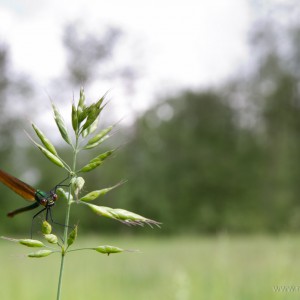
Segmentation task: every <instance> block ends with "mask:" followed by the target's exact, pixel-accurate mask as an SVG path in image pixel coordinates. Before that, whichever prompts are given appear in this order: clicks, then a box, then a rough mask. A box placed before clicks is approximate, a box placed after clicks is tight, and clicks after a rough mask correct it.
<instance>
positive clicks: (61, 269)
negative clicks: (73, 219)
mask: <svg viewBox="0 0 300 300" xmlns="http://www.w3.org/2000/svg"><path fill="white" fill-rule="evenodd" d="M77 152H78V135H76V144H75V148H74V152H73V155H74V156H73V170H72V171H73V172H75V169H76V159H77ZM71 203H72V200H71V186H69V196H68V204H67V212H66V218H65V229H64V240H63V243H64V246H63V249H62V250H63V251H62V252H61V262H60V270H59V279H58V287H57V296H56V299H57V300H60V295H61V287H62V277H63V271H64V262H65V251H64V250H65V249H66V247H67V244H66V243H67V238H68V229H69V221H70V211H71Z"/></svg>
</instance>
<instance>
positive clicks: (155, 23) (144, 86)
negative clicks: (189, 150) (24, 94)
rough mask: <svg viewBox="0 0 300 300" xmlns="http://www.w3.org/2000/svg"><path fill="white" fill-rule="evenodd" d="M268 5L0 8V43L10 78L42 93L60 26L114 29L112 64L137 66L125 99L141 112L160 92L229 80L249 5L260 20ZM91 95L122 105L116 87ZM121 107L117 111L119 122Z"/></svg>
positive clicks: (166, 0)
mask: <svg viewBox="0 0 300 300" xmlns="http://www.w3.org/2000/svg"><path fill="white" fill-rule="evenodd" d="M267 2H270V1H247V0H209V1H208V0H207V1H201V0H185V1H183V0H152V1H140V0H126V1H124V0H110V1H99V0H89V1H87V0H77V1H61V0H52V1H40V0H23V1H11V0H0V38H1V40H4V41H6V42H7V43H8V44H9V45H10V51H11V60H12V62H13V66H14V70H16V71H17V72H23V71H24V72H27V73H28V74H29V75H31V76H32V77H33V78H34V80H35V83H36V85H37V86H40V87H41V90H42V89H47V90H48V88H49V87H48V84H49V81H50V80H51V79H52V78H55V77H57V76H59V74H61V73H62V72H63V69H64V67H65V65H64V61H65V52H64V50H63V46H62V41H61V39H62V34H63V28H64V25H65V24H67V23H68V22H71V21H72V20H81V22H82V23H83V24H84V26H83V27H85V28H88V29H90V30H91V29H92V30H93V29H95V31H96V29H97V30H98V29H99V28H101V26H103V28H104V25H113V26H116V27H118V28H120V29H122V30H123V31H124V33H125V34H126V38H125V39H124V40H123V41H122V43H123V46H122V47H121V49H123V52H122V53H119V58H118V59H119V61H121V60H124V61H126V60H129V64H130V63H131V64H132V65H136V64H140V65H142V66H143V76H142V77H141V78H140V79H139V80H138V81H137V83H136V89H135V93H134V95H131V98H130V99H131V101H133V102H134V103H135V105H136V107H137V109H143V108H145V107H147V106H148V105H149V103H150V102H151V101H152V100H153V99H154V98H155V96H156V95H157V94H159V93H160V92H161V91H162V90H164V89H169V90H171V89H172V88H175V89H180V88H183V87H192V88H197V87H203V86H208V85H212V84H213V85H215V84H218V83H219V82H220V81H222V80H224V79H226V78H227V77H228V76H230V75H231V74H233V73H234V72H235V71H236V70H237V68H238V67H239V66H241V65H242V64H243V63H244V62H245V61H247V59H248V57H249V50H248V45H247V41H248V34H249V32H250V30H251V24H252V22H253V19H254V15H253V14H254V13H255V11H254V10H253V3H256V4H255V5H256V7H257V6H261V9H262V12H264V10H265V9H266V8H265V7H264V5H265V4H266V3H267ZM267 10H268V8H267ZM133 45H136V47H135V48H134V49H135V50H134V51H132V52H131V51H129V50H128V49H132V46H133ZM127 46H128V47H127ZM126 47H127V48H126ZM126 49H127V50H126ZM126 51H127V52H126ZM97 88H98V90H100V93H101V92H103V91H105V90H106V89H107V88H112V93H113V98H115V97H121V98H128V95H127V96H126V95H124V93H123V94H122V91H120V89H119V86H118V83H116V82H111V83H108V86H107V84H106V85H105V86H99V87H97ZM49 92H50V94H51V91H49ZM98 95H99V92H98ZM137 99H138V100H137ZM127 101H129V100H128V99H127ZM118 103H122V101H121V102H118ZM124 103H126V101H124V102H123V106H122V104H120V107H119V108H120V109H121V110H124V111H122V113H125V114H126V113H128V112H126V109H125V108H124Z"/></svg>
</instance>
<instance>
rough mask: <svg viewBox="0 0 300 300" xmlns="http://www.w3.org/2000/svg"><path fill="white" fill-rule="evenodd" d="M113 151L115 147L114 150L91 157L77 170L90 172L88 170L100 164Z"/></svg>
mask: <svg viewBox="0 0 300 300" xmlns="http://www.w3.org/2000/svg"><path fill="white" fill-rule="evenodd" d="M114 151H115V149H114V150H109V151H107V152H104V153H102V154H100V155H99V156H97V157H95V158H93V159H92V160H91V161H90V162H89V163H88V164H87V165H85V166H84V167H83V168H81V169H80V170H79V172H90V171H92V170H93V169H95V168H97V167H98V166H100V165H101V164H102V163H103V161H104V160H105V159H106V158H107V157H109V156H110V155H111V154H112V153H113V152H114Z"/></svg>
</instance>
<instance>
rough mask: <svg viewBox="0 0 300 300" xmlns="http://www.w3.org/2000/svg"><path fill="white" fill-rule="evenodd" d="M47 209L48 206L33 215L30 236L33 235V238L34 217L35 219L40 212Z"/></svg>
mask: <svg viewBox="0 0 300 300" xmlns="http://www.w3.org/2000/svg"><path fill="white" fill-rule="evenodd" d="M45 209H47V207H44V208H43V209H42V210H40V211H39V212H38V213H36V214H35V215H34V216H33V217H32V221H31V230H30V237H31V239H32V229H33V221H34V219H35V218H36V217H37V216H38V215H39V214H40V213H42V212H43V211H44V210H45Z"/></svg>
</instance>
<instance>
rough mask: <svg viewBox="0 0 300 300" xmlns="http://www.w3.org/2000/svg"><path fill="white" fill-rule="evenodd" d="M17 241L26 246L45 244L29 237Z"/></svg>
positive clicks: (41, 245) (42, 245)
mask: <svg viewBox="0 0 300 300" xmlns="http://www.w3.org/2000/svg"><path fill="white" fill-rule="evenodd" d="M18 242H19V243H20V244H21V245H24V246H27V247H45V245H44V244H43V243H42V242H41V241H38V240H31V239H20V240H18Z"/></svg>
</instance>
